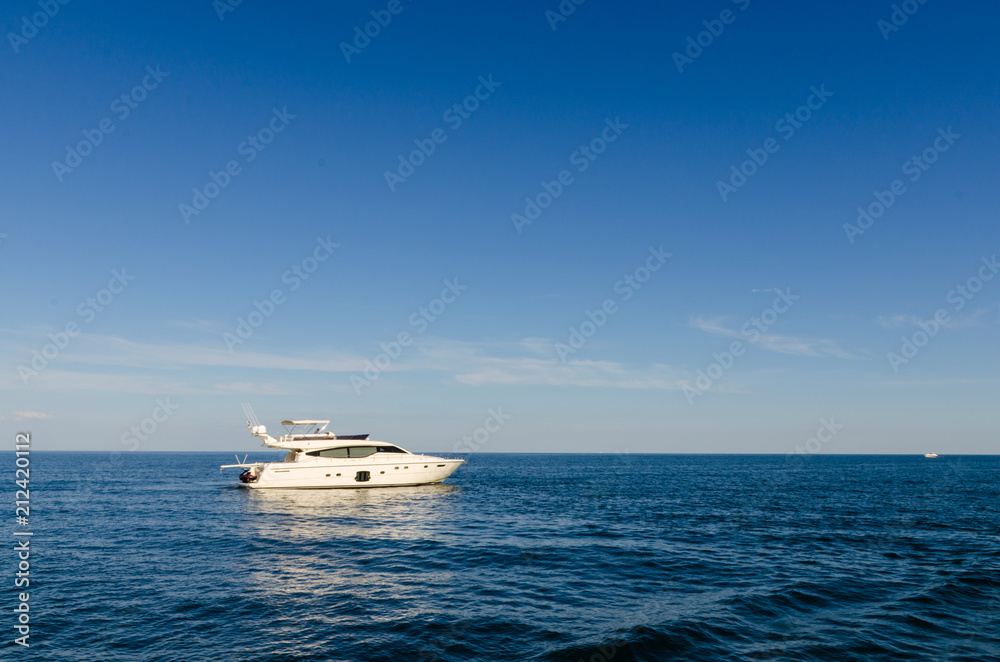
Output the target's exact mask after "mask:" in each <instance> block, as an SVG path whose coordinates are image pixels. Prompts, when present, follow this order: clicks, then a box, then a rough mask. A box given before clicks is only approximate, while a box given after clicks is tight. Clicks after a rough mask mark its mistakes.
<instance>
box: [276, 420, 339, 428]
mask: <svg viewBox="0 0 1000 662" xmlns="http://www.w3.org/2000/svg"><path fill="white" fill-rule="evenodd" d="M281 424H282V425H322V426H323V427H324V428H325V427H326V426H327V425H329V424H330V421H282V422H281Z"/></svg>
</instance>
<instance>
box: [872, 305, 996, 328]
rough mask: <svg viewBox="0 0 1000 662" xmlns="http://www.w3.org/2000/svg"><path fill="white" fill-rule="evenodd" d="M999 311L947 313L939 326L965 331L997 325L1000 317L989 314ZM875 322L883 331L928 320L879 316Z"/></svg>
mask: <svg viewBox="0 0 1000 662" xmlns="http://www.w3.org/2000/svg"><path fill="white" fill-rule="evenodd" d="M998 310H1000V308H998V307H997V306H992V307H987V308H976V309H975V310H973V311H971V312H969V313H967V314H965V315H958V316H955V315H954V314H951V313H950V311H949V316H948V321H947V322H945V323H944V324H942V325H941V326H943V327H945V328H947V329H967V328H971V327H981V326H987V325H989V324H997V323H998V322H1000V315H993V316H991V315H990V313H996V312H998ZM875 321H876V322H877V323H878V324H879V325H880V326H881V327H882V328H883V329H898V328H900V327H909V326H917V325H918V324H927V323H929V322H930V319H922V318H920V317H917V316H916V315H900V314H896V315H879V316H878V317H877V318H875Z"/></svg>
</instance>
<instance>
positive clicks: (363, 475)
mask: <svg viewBox="0 0 1000 662" xmlns="http://www.w3.org/2000/svg"><path fill="white" fill-rule="evenodd" d="M371 479H372V474H371V472H370V471H359V472H358V473H357V474H356V475H355V476H354V480H356V481H358V482H359V483H365V482H368V481H369V480H371Z"/></svg>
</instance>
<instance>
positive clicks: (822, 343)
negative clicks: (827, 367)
mask: <svg viewBox="0 0 1000 662" xmlns="http://www.w3.org/2000/svg"><path fill="white" fill-rule="evenodd" d="M723 319H724V318H721V317H694V318H692V319H691V326H692V327H694V328H696V329H699V330H701V331H705V332H706V333H711V334H714V335H718V336H725V337H727V338H742V339H744V340H746V341H747V342H750V340H751V339H750V338H749V337H748V336H745V335H744V334H742V333H740V332H739V331H737V330H736V329H732V328H729V327H728V326H725V325H724V324H723ZM752 344H753V345H756V346H759V347H762V348H764V349H766V350H769V351H772V352H777V353H779V354H791V355H793V356H833V357H836V358H839V359H855V358H858V356H857V355H856V354H855V353H853V352H850V351H848V350H846V349H844V348H843V347H841V346H840V345H839V344H838V343H837V341H836V340H831V339H828V338H800V337H796V336H782V335H778V334H774V333H761V334H760V335H759V336H758V337H757V340H756V341H754V342H753V343H752Z"/></svg>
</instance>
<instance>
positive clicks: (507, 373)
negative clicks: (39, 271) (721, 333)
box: [0, 335, 689, 395]
mask: <svg viewBox="0 0 1000 662" xmlns="http://www.w3.org/2000/svg"><path fill="white" fill-rule="evenodd" d="M555 345H556V341H555V340H553V339H548V338H525V339H523V340H521V341H513V342H464V341H457V340H447V339H440V338H422V339H420V340H418V341H417V342H416V343H414V345H413V346H412V348H411V349H410V350H409V351H408V353H407V355H405V356H403V357H402V358H401V359H399V360H397V361H394V362H392V364H391V365H389V366H388V367H386V368H385V369H384V370H383V371H382V372H383V373H388V372H404V371H426V372H438V373H443V374H445V375H447V378H449V379H453V380H454V381H456V382H458V383H461V384H467V385H476V386H481V385H539V386H580V387H601V388H621V389H678V388H681V385H682V384H683V383H684V382H683V380H684V379H685V378H687V377H689V375H685V374H681V373H678V372H677V371H675V370H673V369H672V368H670V367H669V366H666V365H662V364H653V365H647V366H626V365H625V364H622V363H619V362H615V361H599V360H570V361H566V362H563V361H561V360H560V359H559V357H557V355H556V351H555ZM366 360H371V357H370V356H362V355H349V354H344V353H333V352H330V351H328V350H313V351H310V352H308V356H302V355H291V354H279V353H253V352H242V351H237V352H229V351H228V350H226V349H224V348H222V347H219V348H215V347H208V346H204V345H195V344H163V343H143V342H135V341H131V340H126V339H124V338H119V337H115V336H97V335H81V336H79V337H77V338H75V339H74V345H73V346H72V347H71V348H70V349H68V350H66V352H65V353H64V355H61V356H60V357H59V358H58V362H56V363H54V365H52V366H50V367H49V368H47V369H46V370H44V371H43V372H42V374H41V375H40V376H39V378H36V379H35V380H33V382H32V384H31V388H32V389H38V390H45V391H63V392H73V391H106V392H121V393H151V394H195V395H218V394H271V395H273V394H298V393H304V392H314V391H315V390H316V389H317V388H319V389H324V390H325V389H328V390H330V391H331V392H336V391H344V392H348V391H350V390H351V387H350V385H349V382H348V381H347V379H346V374H347V373H357V372H361V371H363V370H364V368H365V361H366ZM234 370H237V371H239V370H246V371H247V372H245V373H243V372H235V373H234V372H233V371H234ZM261 370H267V371H268V372H267V373H266V377H267V378H268V381H255V380H254V379H253V378H252V377H256V376H259V375H261V373H260V372H259V371H261ZM223 371H224V372H223ZM281 373H288V378H287V379H280V378H278V379H276V378H275V377H276V376H277V375H280V374H281ZM295 373H306V374H301V375H300V376H298V377H296V376H294V375H295ZM309 374H311V375H312V377H308V375H309ZM243 375H246V376H245V377H244V376H243ZM220 377H221V379H220ZM19 388H23V384H21V382H20V379H19V378H18V377H17V374H16V372H14V371H11V372H10V373H9V374H8V379H6V380H2V381H0V389H6V390H13V389H19Z"/></svg>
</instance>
